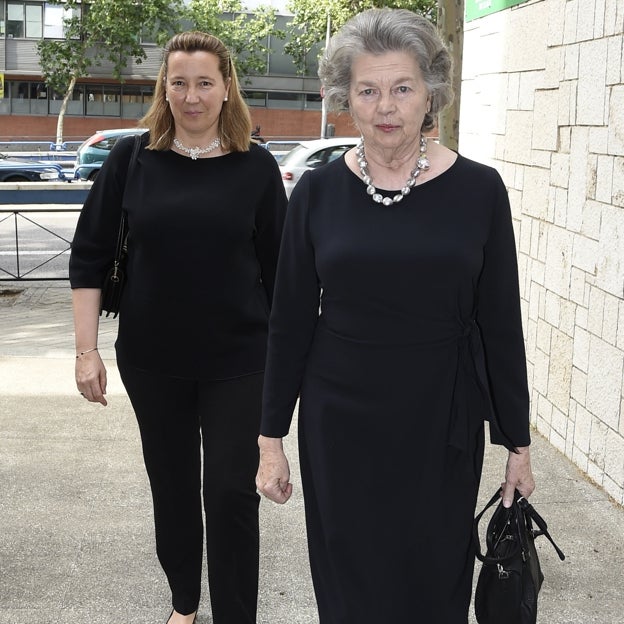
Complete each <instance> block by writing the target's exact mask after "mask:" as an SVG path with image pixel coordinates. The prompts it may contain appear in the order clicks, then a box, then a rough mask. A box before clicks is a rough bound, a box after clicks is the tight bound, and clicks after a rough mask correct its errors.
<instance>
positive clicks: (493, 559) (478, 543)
mask: <svg viewBox="0 0 624 624" xmlns="http://www.w3.org/2000/svg"><path fill="white" fill-rule="evenodd" d="M502 491H503V488H499V489H498V490H497V491H496V493H495V494H494V496H492V498H490V500H489V501H488V503H487V504H486V505H485V507H484V508H483V509H482V510H481V512H480V513H479V514H478V515H477V516H476V517H475V519H474V522H473V525H472V534H473V537H474V541H475V544H476V546H477V549H476V552H475V555H476V557H477V559H479V561H482V562H483V563H487V564H495V563H502V562H504V561H507V560H508V559H511V558H512V557H515V556H516V554H517V552H518V550H519V549H520V547H521V545H520V543H518V542H516V548H515V549H514V550H513V551H510V552H509V553H508V554H507V555H506V556H505V557H491V556H490V555H487V554H485V555H484V554H483V552H482V551H481V540H480V538H479V522H480V521H481V518H482V517H483V514H485V512H486V511H487V510H488V509H489V508H490V507H492V506H493V505H494V504H496V503H497V502H500V497H501V492H502ZM510 512H511V509H510Z"/></svg>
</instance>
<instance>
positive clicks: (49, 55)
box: [37, 0, 183, 145]
mask: <svg viewBox="0 0 624 624" xmlns="http://www.w3.org/2000/svg"><path fill="white" fill-rule="evenodd" d="M49 1H50V3H51V4H56V5H60V6H62V7H63V8H64V18H63V28H64V38H63V39H43V40H41V41H40V42H39V43H38V44H37V49H38V52H39V60H40V63H41V68H42V72H43V75H44V77H45V81H46V83H47V84H48V86H50V87H51V88H53V89H54V90H56V91H58V92H59V93H63V94H64V98H63V103H62V104H61V109H60V111H59V116H58V121H57V130H56V142H57V145H58V144H60V143H61V142H62V141H63V121H64V116H65V111H66V109H67V103H68V102H69V100H70V98H71V96H72V93H73V90H74V87H75V85H76V82H77V81H78V80H79V79H80V78H85V77H87V76H88V75H89V72H90V69H91V68H92V67H96V66H99V65H101V64H102V63H103V62H109V63H110V64H111V65H112V67H113V71H112V73H113V76H114V77H115V78H116V79H117V80H120V81H121V80H122V75H121V72H122V71H123V69H124V67H125V66H126V64H127V62H128V59H130V58H133V59H134V61H135V62H136V63H141V61H142V60H143V59H145V58H146V54H145V51H144V49H143V47H142V46H141V36H140V35H141V33H144V34H147V35H149V36H150V38H151V39H152V40H157V41H159V42H161V41H162V40H163V39H164V38H165V37H167V36H168V35H169V34H170V33H171V32H172V31H174V30H176V29H177V27H178V24H179V18H180V16H181V15H182V14H183V3H182V0H173V2H171V0H141V2H136V0H89V1H84V2H83V1H81V0H49Z"/></svg>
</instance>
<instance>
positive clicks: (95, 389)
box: [76, 351, 107, 405]
mask: <svg viewBox="0 0 624 624" xmlns="http://www.w3.org/2000/svg"><path fill="white" fill-rule="evenodd" d="M76 386H78V392H80V394H82V396H83V397H84V398H85V399H87V401H90V402H91V403H101V404H102V405H106V404H107V403H106V397H105V396H104V395H105V394H106V367H105V366H104V362H102V358H101V357H100V353H99V352H98V351H90V352H89V353H84V354H83V355H80V356H78V357H77V358H76Z"/></svg>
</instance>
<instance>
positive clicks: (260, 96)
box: [243, 91, 267, 108]
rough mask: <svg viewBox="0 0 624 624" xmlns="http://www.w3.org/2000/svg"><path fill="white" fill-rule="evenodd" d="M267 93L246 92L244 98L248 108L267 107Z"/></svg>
mask: <svg viewBox="0 0 624 624" xmlns="http://www.w3.org/2000/svg"><path fill="white" fill-rule="evenodd" d="M266 96H267V94H266V92H265V91H244V92H243V98H244V99H245V102H246V103H247V106H256V107H260V108H265V107H266Z"/></svg>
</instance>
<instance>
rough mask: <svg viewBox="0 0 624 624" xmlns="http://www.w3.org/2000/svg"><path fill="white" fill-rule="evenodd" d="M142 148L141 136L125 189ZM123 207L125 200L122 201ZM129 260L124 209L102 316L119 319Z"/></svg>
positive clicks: (105, 286) (136, 141)
mask: <svg viewBox="0 0 624 624" xmlns="http://www.w3.org/2000/svg"><path fill="white" fill-rule="evenodd" d="M140 147H141V136H140V135H137V136H135V137H134V145H133V147H132V154H131V156H130V160H129V161H128V170H127V171H128V172H127V174H126V182H125V186H124V193H125V189H126V187H127V186H128V180H129V179H131V177H132V173H133V170H134V164H135V162H136V159H137V156H138V154H139V148H140ZM122 205H123V200H122ZM127 259H128V217H127V215H126V211H125V210H124V209H123V208H122V210H121V220H120V223H119V232H118V234H117V247H116V249H115V258H114V259H113V264H112V266H111V267H110V268H109V269H108V271H107V273H106V277H105V278H104V281H103V282H102V294H101V298H100V315H101V314H102V312H106V316H110V315H111V314H112V315H113V318H117V315H118V314H119V306H120V304H121V295H122V294H123V290H124V286H125V285H126V261H127Z"/></svg>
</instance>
